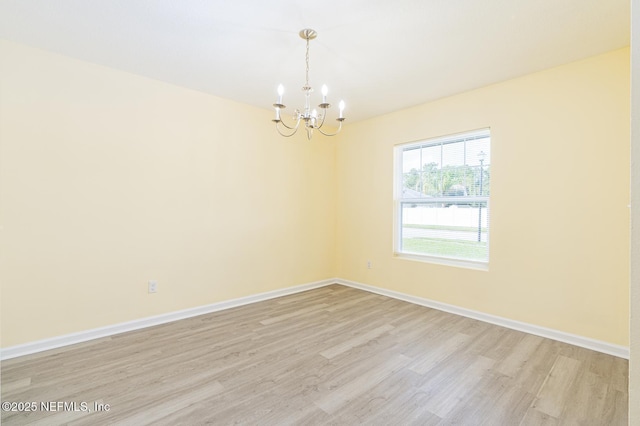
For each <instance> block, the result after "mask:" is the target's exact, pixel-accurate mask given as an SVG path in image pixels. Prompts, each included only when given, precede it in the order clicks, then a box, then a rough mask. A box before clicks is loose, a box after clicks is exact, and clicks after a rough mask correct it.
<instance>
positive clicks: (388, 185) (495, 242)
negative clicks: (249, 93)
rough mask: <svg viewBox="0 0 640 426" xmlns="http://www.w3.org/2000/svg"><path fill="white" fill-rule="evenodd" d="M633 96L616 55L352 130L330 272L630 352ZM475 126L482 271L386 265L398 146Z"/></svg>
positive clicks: (341, 161) (624, 61) (341, 165)
mask: <svg viewBox="0 0 640 426" xmlns="http://www.w3.org/2000/svg"><path fill="white" fill-rule="evenodd" d="M425 84H438V82H437V81H430V80H429V79H428V76H427V77H426V78H425ZM629 90H630V86H629V49H622V50H618V51H614V52H610V53H608V54H605V55H601V56H597V57H594V58H591V59H588V60H584V61H581V62H576V63H572V64H569V65H566V66H561V67H557V68H553V69H550V70H547V71H544V72H539V73H535V74H531V75H528V76H525V77H522V78H518V79H514V80H510V81H507V82H503V83H500V84H496V85H492V86H488V87H485V88H482V89H479V90H475V91H472V92H467V93H463V94H460V95H457V96H452V97H449V98H446V99H441V100H438V101H436V102H431V103H428V104H424V105H420V106H417V107H414V108H411V109H406V110H402V111H399V112H397V113H393V114H388V115H385V116H382V117H378V118H375V119H371V120H368V121H363V122H359V123H356V124H352V125H350V126H348V128H347V129H346V130H345V133H344V134H342V137H341V139H340V140H339V142H338V145H337V161H338V167H337V173H338V191H337V197H338V198H337V206H338V218H337V235H338V246H337V257H336V259H337V273H338V276H339V277H341V278H344V279H348V280H353V281H357V282H361V283H365V284H369V285H373V286H378V287H382V288H386V289H390V290H394V291H399V292H402V293H407V294H410V295H414V296H419V297H424V298H427V299H432V300H436V301H439V302H444V303H448V304H452V305H456V306H460V307H464V308H467V309H472V310H476V311H481V312H484V313H488V314H493V315H497V316H501V317H505V318H510V319H513V320H517V321H522V322H526V323H531V324H535V325H538V326H543V327H549V328H552V329H557V330H561V331H564V332H568V333H574V334H577V335H581V336H585V337H589V338H593V339H598V340H603V341H606V342H610V343H614V344H619V345H628V344H629V338H628V333H629V327H628V318H629V309H628V301H629V296H628V294H629V250H628V247H629V209H628V204H629V137H630V136H629V117H630V111H629ZM485 127H490V128H491V136H492V149H491V164H492V166H491V173H492V176H491V217H490V221H491V222H490V226H491V236H490V264H489V271H488V272H487V271H476V270H469V269H461V268H455V267H449V266H440V265H434V264H428V263H423V262H416V261H411V260H403V259H399V258H394V256H393V253H392V246H393V244H392V232H393V229H392V216H393V203H392V193H393V182H392V172H393V148H394V144H399V143H404V142H410V141H416V140H420V139H424V138H431V137H435V136H440V135H447V134H453V133H459V132H463V131H468V130H474V129H479V128H485ZM367 260H371V262H372V268H371V269H370V270H369V269H367V264H366V262H367Z"/></svg>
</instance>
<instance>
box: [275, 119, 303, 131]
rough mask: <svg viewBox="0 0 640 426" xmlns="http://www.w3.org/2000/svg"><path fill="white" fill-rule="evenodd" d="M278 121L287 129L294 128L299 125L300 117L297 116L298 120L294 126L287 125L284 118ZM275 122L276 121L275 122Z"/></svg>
mask: <svg viewBox="0 0 640 426" xmlns="http://www.w3.org/2000/svg"><path fill="white" fill-rule="evenodd" d="M278 123H282V125H283V126H284V127H286V128H287V129H289V130H294V129H296V130H297V129H298V126H299V125H300V117H298V121H296V125H295V126H288V125H287V123H285V122H284V120H282V119H280V121H278ZM276 124H277V123H276Z"/></svg>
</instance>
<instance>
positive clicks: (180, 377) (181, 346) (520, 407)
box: [2, 285, 628, 426]
mask: <svg viewBox="0 0 640 426" xmlns="http://www.w3.org/2000/svg"><path fill="white" fill-rule="evenodd" d="M627 376H628V362H627V361H626V360H624V359H620V358H616V357H613V356H609V355H604V354H601V353H598V352H593V351H590V350H586V349H582V348H578V347H575V346H571V345H567V344H564V343H560V342H556V341H553V340H548V339H544V338H541V337H537V336H533V335H529V334H526V333H521V332H517V331H513V330H509V329H506V328H502V327H498V326H494V325H490V324H486V323H482V322H479V321H475V320H472V319H468V318H464V317H459V316H456V315H451V314H447V313H443V312H440V311H437V310H433V309H428V308H425V307H421V306H417V305H412V304H410V303H406V302H402V301H398V300H395V299H391V298H388V297H384V296H380V295H376V294H372V293H368V292H364V291H361V290H356V289H352V288H349V287H343V286H340V285H332V286H328V287H323V288H319V289H315V290H311V291H307V292H304V293H299V294H296V295H291V296H287V297H282V298H278V299H272V300H269V301H264V302H259V303H255V304H252V305H247V306H243V307H239V308H234V309H230V310H226V311H221V312H217V313H212V314H208V315H203V316H199V317H196V318H192V319H187V320H182V321H178V322H174V323H170V324H165V325H161V326H157V327H153V328H148V329H145V330H140V331H136V332H130V333H125V334H121V335H117V336H113V337H110V338H103V339H99V340H94V341H91V342H87V343H84V344H81V345H76V346H71V347H67V348H63V349H58V350H55V351H49V352H45V353H40V354H35V355H30V356H26V357H21V358H16V359H12V360H8V361H5V362H3V363H2V401H3V402H18V401H20V402H37V403H38V404H39V403H40V402H43V401H44V402H47V401H48V402H51V401H55V402H57V401H60V402H67V403H69V402H76V403H77V404H78V405H77V407H76V408H77V409H78V410H79V411H64V407H63V406H62V407H61V408H62V411H57V412H44V411H42V410H40V409H38V410H37V411H35V412H31V413H17V412H5V411H3V412H2V424H3V425H23V424H36V425H59V424H70V425H113V424H126V425H136V426H138V425H143V424H153V425H181V424H183V425H201V424H215V425H226V424H261V425H286V424H307V425H315V424H332V425H354V424H374V425H375V424H380V425H411V424H415V425H453V424H458V425H491V426H501V425H607V426H610V425H626V424H627V404H628V403H627ZM95 401H97V402H98V403H99V404H109V411H93V410H94V402H95ZM82 402H84V403H86V404H87V407H86V408H87V410H89V411H91V412H89V411H83V408H84V407H83V406H82V405H81V403H82ZM39 408H40V407H39ZM67 408H73V407H71V406H68V407H67Z"/></svg>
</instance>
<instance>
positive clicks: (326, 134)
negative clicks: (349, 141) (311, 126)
mask: <svg viewBox="0 0 640 426" xmlns="http://www.w3.org/2000/svg"><path fill="white" fill-rule="evenodd" d="M338 121H339V122H340V124H339V125H338V130H336V132H335V133H325V132H323V131H322V129H321V128H320V127H318V128H317V130H318V131H319V132H320V133H322V134H323V135H325V136H335V135H337V134H338V133H340V130H342V122H343V121H344V120H338Z"/></svg>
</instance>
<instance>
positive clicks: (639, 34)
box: [629, 0, 640, 425]
mask: <svg viewBox="0 0 640 426" xmlns="http://www.w3.org/2000/svg"><path fill="white" fill-rule="evenodd" d="M631 28H632V31H631V49H632V50H631V63H632V67H631V69H632V74H631V90H632V92H631V99H632V101H631V122H632V125H631V205H632V206H633V208H632V210H631V224H632V225H631V280H630V284H631V285H630V287H631V294H630V306H631V315H630V316H631V318H630V326H631V333H630V335H631V344H630V352H631V356H630V358H629V424H630V425H635V424H639V423H640V31H639V29H640V1H639V0H633V3H632V5H631Z"/></svg>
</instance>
